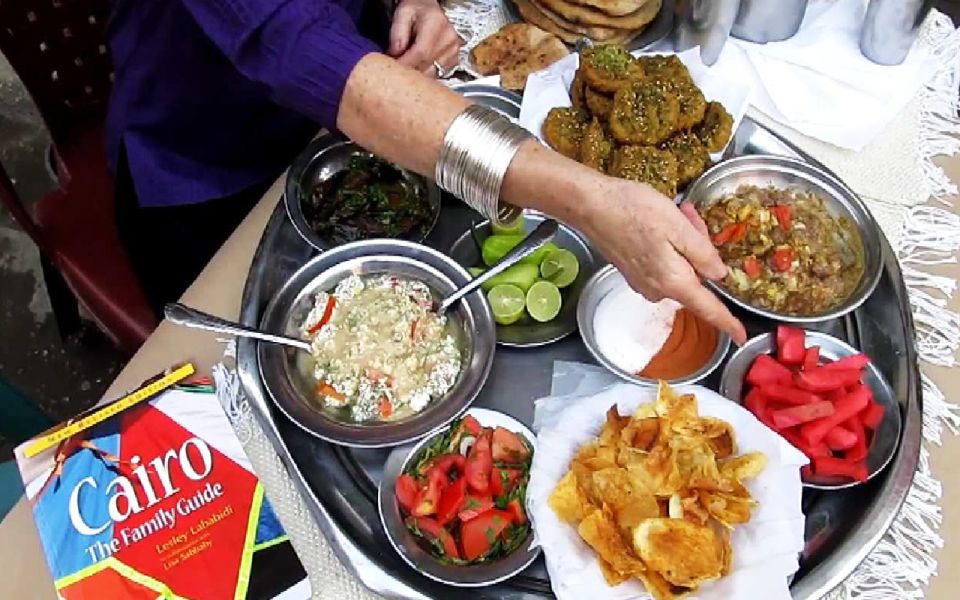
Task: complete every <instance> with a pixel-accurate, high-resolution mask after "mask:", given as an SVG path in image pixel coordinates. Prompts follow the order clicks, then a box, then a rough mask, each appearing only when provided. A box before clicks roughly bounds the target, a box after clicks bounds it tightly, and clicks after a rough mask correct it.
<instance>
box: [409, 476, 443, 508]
mask: <svg viewBox="0 0 960 600" xmlns="http://www.w3.org/2000/svg"><path fill="white" fill-rule="evenodd" d="M446 486H447V481H446V478H445V477H444V475H443V473H441V472H440V471H438V470H431V471H430V472H429V473H428V474H427V484H426V485H425V486H424V487H423V488H421V489H420V493H418V494H417V499H416V501H415V502H414V506H413V510H411V511H410V513H411V514H412V515H413V516H415V517H425V516H427V515H432V514H434V513H436V512H437V508H438V507H439V505H440V496H441V495H442V494H443V489H444V488H445V487H446Z"/></svg>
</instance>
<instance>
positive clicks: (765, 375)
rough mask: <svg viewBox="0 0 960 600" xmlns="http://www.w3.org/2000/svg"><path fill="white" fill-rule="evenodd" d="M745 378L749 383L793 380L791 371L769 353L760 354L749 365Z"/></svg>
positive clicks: (787, 381) (760, 383) (758, 383)
mask: <svg viewBox="0 0 960 600" xmlns="http://www.w3.org/2000/svg"><path fill="white" fill-rule="evenodd" d="M746 380H747V383H749V384H750V385H763V384H765V383H790V382H792V381H793V373H791V372H790V369H788V368H787V367H785V366H783V365H781V364H780V363H778V362H777V361H776V360H775V359H774V358H773V357H772V356H770V355H769V354H761V355H759V356H757V358H756V359H755V360H754V361H753V364H752V365H750V370H749V371H747V377H746Z"/></svg>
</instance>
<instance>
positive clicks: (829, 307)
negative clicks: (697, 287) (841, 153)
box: [685, 155, 883, 323]
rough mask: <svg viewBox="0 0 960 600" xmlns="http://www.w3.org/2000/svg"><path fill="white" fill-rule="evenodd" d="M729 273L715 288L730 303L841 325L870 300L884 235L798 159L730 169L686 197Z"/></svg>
mask: <svg viewBox="0 0 960 600" xmlns="http://www.w3.org/2000/svg"><path fill="white" fill-rule="evenodd" d="M685 199H686V200H688V201H690V202H692V203H693V204H694V205H695V206H696V207H697V210H698V211H699V213H700V215H701V216H702V217H703V219H704V221H705V222H706V223H707V228H708V230H709V233H710V237H711V240H712V242H713V244H714V247H716V249H717V251H718V252H719V253H720V257H721V258H722V259H723V261H724V263H725V264H726V265H727V267H728V274H727V276H726V277H725V278H724V279H723V280H722V281H720V282H710V283H709V285H710V286H711V287H712V288H713V289H714V290H715V291H716V292H717V293H719V294H720V295H722V296H723V297H725V298H726V299H728V300H729V301H730V302H732V303H734V304H736V305H738V306H740V307H742V308H745V309H747V310H749V311H752V312H754V313H757V314H759V315H761V316H764V317H767V318H771V319H776V320H779V321H786V322H792V323H814V322H819V321H824V320H828V319H832V318H836V317H839V316H842V315H845V314H847V313H849V312H850V311H852V310H855V309H856V308H857V307H859V306H860V305H861V304H862V303H863V302H864V301H865V300H866V299H867V298H868V297H869V296H870V294H871V293H873V290H874V289H875V288H876V286H877V283H878V282H879V281H880V275H881V271H882V262H883V259H882V247H881V246H882V234H881V233H880V228H879V226H878V225H877V223H876V221H875V220H874V218H873V216H872V215H871V214H870V211H869V210H868V209H867V207H866V205H864V203H863V201H862V200H861V199H860V198H859V197H858V196H857V195H856V194H854V193H853V192H852V191H851V190H850V189H849V188H848V187H847V186H846V185H845V184H843V182H841V181H840V180H839V179H837V178H836V177H834V176H833V175H831V174H829V173H827V172H826V171H823V170H821V169H819V168H817V167H815V166H813V165H811V164H809V163H806V162H804V161H801V160H797V159H794V158H788V157H782V156H768V155H748V156H740V157H737V158H733V159H730V160H727V161H724V162H722V163H720V164H718V165H716V166H714V167H713V168H711V169H710V170H708V171H707V172H706V173H704V174H703V176H701V178H700V179H698V180H697V181H696V182H695V183H694V184H693V185H691V186H690V188H689V189H688V190H687V192H686V195H685Z"/></svg>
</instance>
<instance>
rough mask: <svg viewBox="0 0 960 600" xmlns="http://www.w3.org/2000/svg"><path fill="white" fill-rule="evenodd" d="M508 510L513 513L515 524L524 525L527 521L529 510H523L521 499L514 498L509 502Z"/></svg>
mask: <svg viewBox="0 0 960 600" xmlns="http://www.w3.org/2000/svg"><path fill="white" fill-rule="evenodd" d="M507 512H508V513H510V514H511V515H513V524H514V525H523V524H524V523H526V522H527V512H526V511H525V510H523V506H521V504H520V500H518V499H516V498H514V499H513V500H511V501H510V502H507Z"/></svg>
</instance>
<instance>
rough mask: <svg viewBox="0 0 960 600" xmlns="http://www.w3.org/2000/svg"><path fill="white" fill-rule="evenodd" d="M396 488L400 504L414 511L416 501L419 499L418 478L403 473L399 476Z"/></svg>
mask: <svg viewBox="0 0 960 600" xmlns="http://www.w3.org/2000/svg"><path fill="white" fill-rule="evenodd" d="M395 488H396V490H397V502H399V503H400V506H402V507H403V508H404V509H406V511H407V512H411V511H413V507H414V503H415V502H416V501H417V493H418V492H419V491H420V486H419V485H418V484H417V480H416V479H414V478H413V477H412V476H411V475H407V474H403V475H401V476H400V477H397V483H396V484H395Z"/></svg>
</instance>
